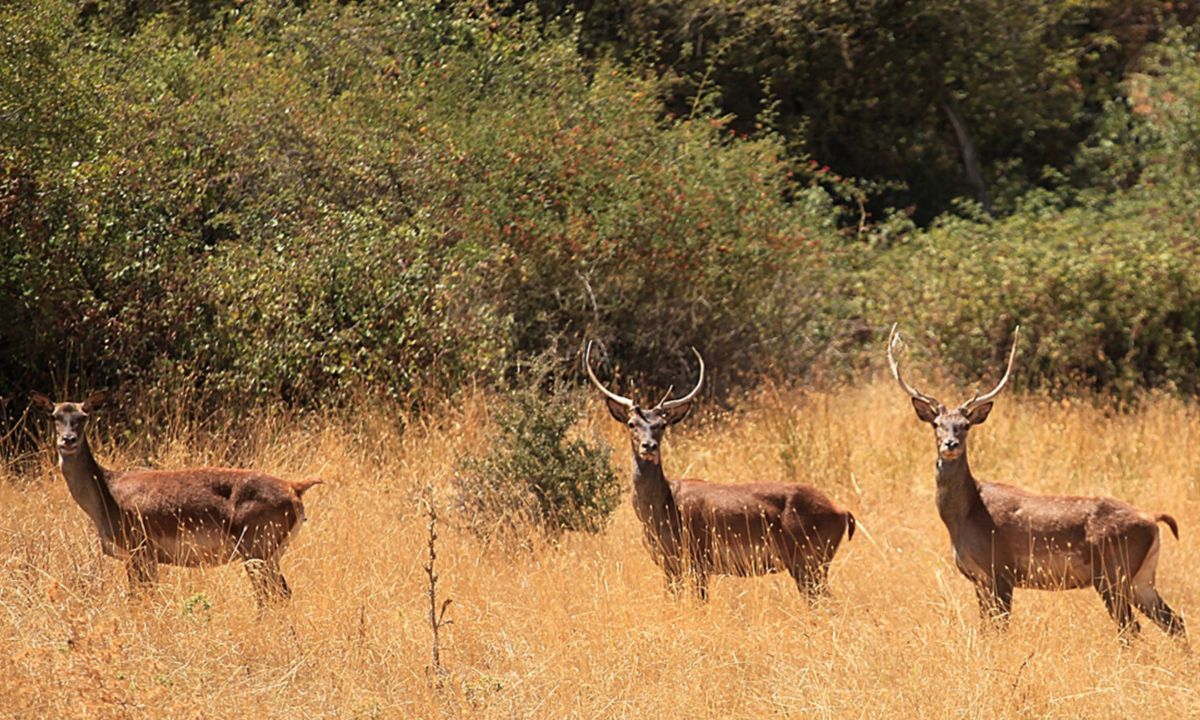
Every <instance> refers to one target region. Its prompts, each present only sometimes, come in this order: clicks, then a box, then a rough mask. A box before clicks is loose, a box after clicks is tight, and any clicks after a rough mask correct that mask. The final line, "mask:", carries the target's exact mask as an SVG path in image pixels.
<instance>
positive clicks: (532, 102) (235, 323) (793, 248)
mask: <svg viewBox="0 0 1200 720" xmlns="http://www.w3.org/2000/svg"><path fill="white" fill-rule="evenodd" d="M185 6H186V7H185ZM105 7H107V6H105ZM146 7H150V6H146ZM155 7H158V6H155ZM164 8H165V10H166V11H170V12H163V13H161V14H154V13H152V12H150V11H149V10H147V11H146V13H144V14H142V15H138V18H137V19H138V22H136V23H134V25H133V26H132V27H126V26H121V27H119V28H116V29H114V28H115V27H116V26H115V25H114V24H113V23H111V22H107V21H105V22H101V20H105V18H106V17H107V16H104V15H102V16H101V17H99V18H98V19H97V20H96V21H95V22H87V23H75V22H72V19H73V12H74V5H73V4H72V3H69V2H65V0H43V1H42V2H39V3H37V4H36V5H35V6H34V7H33V8H32V10H28V9H25V8H24V7H22V8H20V9H17V8H13V7H12V6H9V7H8V8H7V9H5V10H4V11H3V16H2V17H3V22H4V23H5V28H6V29H7V30H9V33H8V36H9V37H10V38H11V39H10V40H9V42H8V43H7V44H6V45H4V46H3V51H4V53H5V55H4V56H3V59H2V67H3V70H2V74H0V91H2V92H3V93H4V96H3V102H4V106H3V107H4V111H5V112H9V113H16V114H17V116H19V118H20V121H19V122H17V123H14V124H12V125H9V124H3V126H2V129H0V132H3V133H6V134H5V135H4V136H3V140H4V146H3V152H4V155H3V157H4V163H5V164H4V166H3V168H0V169H2V170H3V177H0V180H2V181H3V182H2V183H0V190H2V197H0V213H3V224H2V225H0V246H2V247H3V249H4V250H5V251H6V252H4V253H3V257H2V258H0V305H3V306H4V307H5V308H6V309H9V308H11V311H7V312H5V313H4V314H3V315H0V378H3V380H0V383H2V384H3V387H0V393H4V394H10V393H12V394H22V393H24V392H25V391H26V389H27V388H30V387H43V388H44V387H50V386H52V385H53V384H54V380H56V379H61V378H62V377H63V376H65V375H67V374H70V375H72V376H74V377H78V378H79V382H80V384H84V385H88V386H93V387H94V386H108V387H115V386H120V385H138V386H141V387H148V388H152V389H153V388H160V389H161V390H162V391H163V392H170V391H172V390H173V389H174V388H177V387H179V386H180V385H184V386H188V387H189V388H191V389H192V390H194V391H196V392H195V395H196V396H197V397H199V398H200V399H201V400H202V401H203V400H207V401H208V402H209V403H211V404H220V405H223V406H229V405H230V403H231V402H233V403H235V404H236V403H246V404H250V403H253V402H257V401H263V400H273V399H279V400H283V401H285V402H288V403H292V404H301V405H305V404H308V405H311V404H319V403H323V404H328V403H338V402H342V401H344V400H345V399H346V398H348V397H352V396H354V395H355V394H356V393H359V392H361V391H362V390H363V389H364V388H365V389H367V390H369V391H371V392H386V393H388V394H390V395H392V396H393V397H396V398H399V399H403V400H412V399H417V398H418V397H419V395H420V394H421V393H423V392H444V391H453V390H454V389H455V388H456V387H458V386H460V385H461V384H462V383H463V382H465V381H466V380H467V379H468V378H477V379H479V380H482V381H483V382H491V381H494V380H495V379H497V378H500V377H502V376H504V375H506V374H511V372H512V368H514V367H516V366H517V365H519V364H520V363H521V362H522V361H523V360H524V359H526V358H529V357H533V356H535V355H538V354H540V353H541V352H543V351H544V350H546V349H557V350H558V352H559V355H560V357H561V358H563V359H566V358H568V357H569V356H570V355H571V353H573V351H574V348H575V347H577V346H578V343H579V341H580V340H581V338H582V337H583V336H584V335H585V334H590V335H593V336H598V337H601V338H603V339H605V340H608V341H610V342H613V343H614V344H615V345H616V346H617V347H618V348H620V349H621V351H622V357H623V358H625V359H626V362H627V363H628V369H629V370H630V371H631V372H634V373H638V374H641V375H643V376H651V379H653V375H654V373H655V372H660V368H661V367H662V365H663V364H664V361H669V360H670V359H671V358H675V359H676V360H677V361H679V362H682V361H683V358H684V357H685V353H686V352H687V350H686V348H687V346H688V345H691V344H695V345H698V346H700V347H703V348H704V350H705V352H706V354H707V355H708V356H709V357H710V359H711V360H712V361H713V362H714V363H715V364H721V365H723V366H724V367H726V368H728V369H729V375H728V376H727V377H730V378H733V377H734V376H735V374H736V372H737V371H739V370H749V369H752V368H753V367H755V366H756V364H757V363H758V362H759V361H761V359H762V358H763V357H773V358H780V359H786V358H788V357H790V356H791V355H790V352H791V350H792V349H794V348H795V347H796V345H797V343H798V342H799V340H798V338H801V337H803V338H805V339H810V338H813V337H817V338H819V337H821V336H822V335H823V333H825V332H826V330H825V329H823V327H822V326H821V322H820V321H819V318H821V317H822V313H821V312H819V310H818V308H819V304H820V302H824V301H825V299H826V297H827V296H825V295H822V294H819V293H818V294H814V295H813V296H812V298H813V300H812V301H811V302H809V301H806V302H803V303H800V304H799V305H798V306H797V305H796V304H795V303H794V301H793V300H792V298H793V297H794V296H795V295H796V294H797V292H798V291H799V289H801V288H803V287H805V286H806V285H808V284H813V285H818V284H820V285H825V284H826V283H823V282H821V281H820V277H821V276H822V275H823V274H827V273H828V268H829V267H830V265H831V262H832V261H831V259H830V257H829V256H831V255H832V254H833V253H834V252H835V251H834V250H827V249H826V248H825V247H824V246H823V240H825V239H826V238H828V237H829V234H828V228H829V227H830V225H829V223H828V221H827V216H828V204H827V203H825V204H822V201H821V198H820V197H819V195H820V193H819V191H816V193H817V195H814V196H813V197H812V198H811V202H806V203H805V204H796V205H793V204H790V203H789V202H788V201H787V199H786V197H785V196H786V195H788V194H790V192H791V188H790V187H789V182H788V176H787V173H788V166H787V164H786V163H785V162H784V161H782V160H781V157H782V156H783V154H784V153H783V151H782V147H781V146H780V144H779V143H778V141H776V140H773V139H770V138H765V139H760V140H753V141H750V140H744V139H739V138H735V137H732V136H730V135H729V134H728V132H727V131H726V130H725V128H724V126H723V122H722V121H721V120H720V119H719V118H711V117H707V116H703V117H697V118H695V119H693V120H688V121H684V120H680V121H674V122H667V123H664V122H663V121H662V119H661V111H662V107H661V105H660V104H659V102H658V100H657V99H656V98H655V93H654V86H653V83H652V82H650V81H648V80H644V79H642V78H640V77H638V76H637V75H635V74H633V73H631V72H629V71H626V70H622V69H618V68H616V67H613V66H610V65H605V64H601V65H599V66H589V65H586V64H583V63H581V61H580V58H579V56H578V53H577V52H576V50H575V45H576V42H575V39H574V38H572V37H570V36H564V37H554V36H549V37H547V36H544V35H543V34H542V33H540V32H539V31H538V29H537V28H536V27H535V26H534V25H532V24H530V23H527V22H525V21H523V20H520V19H516V18H507V19H506V18H499V17H493V16H491V15H489V14H487V13H486V12H481V11H479V9H478V8H475V7H471V6H467V5H463V6H455V7H451V8H442V7H440V6H439V4H437V3H433V2H422V3H412V4H404V5H401V6H392V7H387V6H379V5H375V4H371V3H362V4H354V5H349V6H343V5H341V4H334V3H314V4H312V5H311V6H310V7H308V8H307V9H303V10H301V9H298V8H295V7H291V6H289V5H286V4H282V5H278V6H272V5H267V4H262V5H253V6H246V5H243V6H239V7H238V8H235V9H231V8H228V7H227V8H225V9H223V10H220V12H217V11H216V10H214V11H213V12H212V13H208V14H207V15H204V14H203V13H202V15H203V17H212V18H218V19H219V22H217V23H216V24H215V25H212V26H211V27H210V26H209V25H203V23H202V25H203V27H205V28H209V30H208V34H206V35H204V42H203V44H202V45H201V44H199V43H198V41H197V40H196V39H195V38H196V37H197V33H199V31H197V30H196V25H195V23H193V22H192V21H191V20H189V19H188V18H189V17H191V16H187V17H183V16H180V15H179V14H178V13H180V12H184V10H187V11H188V12H191V11H192V10H196V11H197V12H199V10H198V9H197V8H200V6H199V5H194V4H187V3H185V4H183V5H178V7H177V6H176V4H172V3H164V4H161V8H160V9H164ZM181 8H182V9H181ZM189 8H190V9H189ZM200 9H202V8H200ZM102 12H108V11H107V10H103V11H102ZM205 12H208V11H205ZM197 17H199V16H197ZM204 22H207V21H204ZM181 28H182V29H181ZM31 84H32V85H35V86H36V87H37V92H34V93H28V92H26V91H25V88H28V87H29V86H30V85H31ZM42 113H44V114H45V115H46V116H48V117H50V118H52V119H53V122H49V123H42V122H39V120H38V117H39V114H42ZM798 310H799V311H798Z"/></svg>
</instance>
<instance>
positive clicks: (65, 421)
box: [32, 390, 108, 456]
mask: <svg viewBox="0 0 1200 720" xmlns="http://www.w3.org/2000/svg"><path fill="white" fill-rule="evenodd" d="M107 395H108V394H107V393H106V392H104V391H103V390H102V391H100V392H97V393H92V394H91V395H90V396H88V399H87V400H84V401H83V402H81V403H76V402H60V403H55V402H54V401H52V400H51V399H50V398H48V397H46V396H45V395H43V394H41V393H39V392H35V393H33V395H32V399H33V404H34V405H36V406H37V407H39V408H41V409H42V410H45V411H46V413H47V414H49V415H50V416H51V417H52V418H54V431H55V435H56V439H55V446H56V447H57V448H58V453H59V454H60V455H63V456H68V455H74V454H75V453H77V452H79V448H80V447H81V446H82V445H83V443H84V442H85V441H86V438H85V437H84V430H85V429H86V427H87V420H88V414H89V413H91V411H93V410H95V409H97V408H99V407H100V406H101V405H103V404H104V399H105V397H107Z"/></svg>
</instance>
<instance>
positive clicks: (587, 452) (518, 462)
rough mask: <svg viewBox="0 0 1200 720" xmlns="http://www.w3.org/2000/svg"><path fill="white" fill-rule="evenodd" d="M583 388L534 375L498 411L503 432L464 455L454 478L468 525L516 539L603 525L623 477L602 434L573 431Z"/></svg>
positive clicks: (459, 506) (489, 535)
mask: <svg viewBox="0 0 1200 720" xmlns="http://www.w3.org/2000/svg"><path fill="white" fill-rule="evenodd" d="M584 399H585V396H584V395H583V393H582V392H578V391H576V392H568V391H567V390H566V389H565V387H563V386H559V387H557V388H555V389H554V390H552V391H550V392H547V391H546V390H545V389H544V387H543V383H532V384H530V385H528V386H526V387H524V388H522V389H520V390H518V391H516V392H515V393H513V394H511V395H510V396H509V397H508V398H506V400H505V401H504V404H503V406H502V407H501V408H500V409H499V410H498V411H497V414H496V421H497V424H498V425H499V433H498V434H497V435H496V437H495V438H494V439H493V440H492V443H491V446H490V448H489V449H488V450H487V451H486V452H485V453H483V454H482V455H480V456H477V457H468V458H465V459H464V460H463V461H462V463H461V472H460V475H459V476H458V477H457V478H456V480H455V486H456V491H457V509H458V513H459V517H460V518H461V520H462V522H463V524H464V526H465V527H466V528H468V529H469V530H470V531H471V532H472V533H474V534H475V535H476V536H478V537H480V538H483V539H490V538H502V539H507V540H512V539H519V538H521V537H522V534H523V533H524V532H525V531H527V530H528V529H529V528H530V527H534V528H537V529H538V530H540V531H541V532H543V533H545V534H546V535H548V536H550V537H555V536H558V535H560V534H561V533H562V532H564V531H568V530H570V531H581V532H590V533H595V532H600V531H601V530H603V529H604V528H605V526H606V525H607V524H608V518H609V515H611V514H612V511H613V510H615V509H616V507H617V503H618V501H619V500H620V492H621V490H620V483H619V482H618V481H617V477H616V475H615V474H614V473H613V470H612V465H611V464H610V463H609V455H610V451H609V448H608V446H607V445H605V444H602V441H588V440H585V439H583V438H579V437H572V436H571V430H572V428H573V427H574V426H575V424H576V423H577V422H578V420H579V418H580V415H581V408H583V407H585V402H584Z"/></svg>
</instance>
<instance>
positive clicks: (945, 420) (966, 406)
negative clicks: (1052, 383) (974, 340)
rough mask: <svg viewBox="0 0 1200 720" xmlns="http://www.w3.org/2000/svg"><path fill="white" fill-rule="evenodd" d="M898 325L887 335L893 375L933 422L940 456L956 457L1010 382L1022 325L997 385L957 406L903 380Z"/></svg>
mask: <svg viewBox="0 0 1200 720" xmlns="http://www.w3.org/2000/svg"><path fill="white" fill-rule="evenodd" d="M899 326H900V324H899V323H896V324H895V325H892V332H891V335H890V336H889V337H888V348H887V353H888V364H889V365H890V366H891V368H892V376H893V377H895V378H896V382H898V383H900V387H901V388H903V389H904V392H906V393H908V395H909V397H911V398H912V404H913V409H914V410H916V412H917V417H919V418H921V420H923V421H925V422H927V423H929V424H930V425H932V426H933V431H934V435H935V436H936V438H937V449H938V457H940V458H942V459H944V460H957V459H958V458H960V457H962V456H963V454H964V453H966V451H967V432H968V431H969V430H970V429H971V427H972V426H975V425H982V424H983V422H984V421H985V420H987V417H988V413H990V412H991V411H992V401H993V400H995V399H996V396H997V395H999V394H1000V391H1001V390H1003V389H1004V386H1005V385H1007V384H1008V378H1009V376H1010V375H1011V374H1012V368H1013V360H1014V359H1016V357H1017V339H1018V334H1019V333H1020V332H1021V326H1020V325H1018V326H1017V327H1016V329H1015V330H1013V344H1012V349H1011V350H1010V351H1009V353H1008V367H1007V368H1006V369H1005V371H1004V377H1002V378H1000V382H999V383H997V384H996V387H994V388H992V390H991V391H990V392H988V393H985V394H984V395H980V394H978V393H976V394H975V395H974V396H973V397H972V398H971V399H970V400H968V401H966V402H965V403H963V404H962V405H959V406H958V407H955V408H947V407H945V406H943V405H942V404H941V403H940V402H938V400H937V399H936V398H934V397H932V396H930V395H926V394H924V393H922V392H920V391H919V390H917V389H916V388H914V387H913V386H912V385H909V384H908V383H907V382H906V381H905V380H904V377H903V376H902V375H901V374H900V363H899V362H897V360H896V355H895V348H896V345H898V344H899V343H900V333H899V331H898V329H897V328H899Z"/></svg>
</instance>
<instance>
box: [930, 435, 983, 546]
mask: <svg viewBox="0 0 1200 720" xmlns="http://www.w3.org/2000/svg"><path fill="white" fill-rule="evenodd" d="M982 505H983V498H982V497H981V496H980V495H979V483H977V482H975V478H974V476H972V475H971V466H970V464H969V463H968V462H967V453H966V451H965V450H964V451H963V454H962V455H959V456H958V457H957V458H955V459H954V460H946V459H944V458H942V457H939V458H938V461H937V508H938V514H939V515H941V517H942V522H944V523H946V527H947V528H949V530H950V532H951V534H953V533H954V532H955V530H956V529H957V528H959V527H962V525H963V524H964V523H966V521H967V518H968V517H969V516H970V514H971V512H972V511H973V510H975V509H976V508H977V507H980V506H982Z"/></svg>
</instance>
